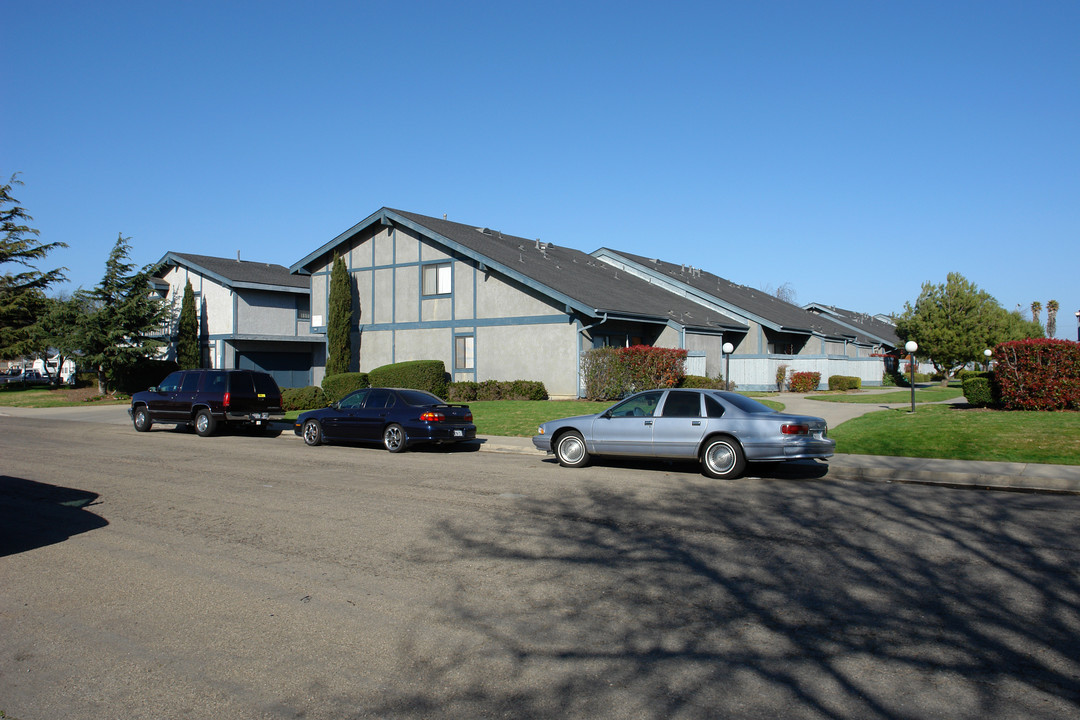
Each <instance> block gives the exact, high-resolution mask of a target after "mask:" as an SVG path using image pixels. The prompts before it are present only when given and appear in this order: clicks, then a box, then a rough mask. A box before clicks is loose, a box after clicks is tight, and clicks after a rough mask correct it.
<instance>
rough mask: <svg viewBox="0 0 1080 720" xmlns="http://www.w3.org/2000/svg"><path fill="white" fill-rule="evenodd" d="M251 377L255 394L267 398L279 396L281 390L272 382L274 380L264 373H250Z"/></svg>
mask: <svg viewBox="0 0 1080 720" xmlns="http://www.w3.org/2000/svg"><path fill="white" fill-rule="evenodd" d="M251 377H252V378H253V379H254V380H255V391H256V392H258V393H260V394H263V395H266V396H268V397H269V396H271V395H280V394H281V390H280V389H279V388H278V384H277V383H276V382H274V378H272V377H270V376H269V375H267V374H266V373H251Z"/></svg>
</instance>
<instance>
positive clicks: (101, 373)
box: [97, 365, 108, 395]
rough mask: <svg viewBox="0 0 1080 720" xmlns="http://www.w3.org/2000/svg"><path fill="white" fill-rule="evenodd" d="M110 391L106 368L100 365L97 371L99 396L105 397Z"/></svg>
mask: <svg viewBox="0 0 1080 720" xmlns="http://www.w3.org/2000/svg"><path fill="white" fill-rule="evenodd" d="M107 390H108V380H107V379H106V377H105V367H104V366H103V365H98V369H97V391H98V395H104V394H105V393H106V391H107Z"/></svg>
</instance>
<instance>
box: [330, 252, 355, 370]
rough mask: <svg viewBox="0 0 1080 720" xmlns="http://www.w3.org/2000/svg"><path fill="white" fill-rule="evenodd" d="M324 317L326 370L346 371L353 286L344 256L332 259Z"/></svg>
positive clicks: (350, 358) (350, 350) (349, 359)
mask: <svg viewBox="0 0 1080 720" xmlns="http://www.w3.org/2000/svg"><path fill="white" fill-rule="evenodd" d="M327 315H328V317H327V321H326V345H327V347H326V374H327V375H338V374H340V373H345V372H349V366H350V365H351V364H352V337H351V335H352V332H351V331H352V327H351V326H352V288H351V287H350V283H349V274H348V271H347V270H346V269H345V260H344V259H342V258H341V257H340V256H339V257H338V258H337V259H336V260H334V267H333V269H332V270H331V271H330V301H329V308H328V311H327Z"/></svg>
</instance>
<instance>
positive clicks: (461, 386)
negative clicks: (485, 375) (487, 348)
mask: <svg viewBox="0 0 1080 720" xmlns="http://www.w3.org/2000/svg"><path fill="white" fill-rule="evenodd" d="M446 399H447V400H449V401H451V402H471V401H473V400H547V399H548V393H547V388H545V387H544V383H542V382H539V381H537V380H484V381H483V382H478V383H477V382H472V381H464V382H454V383H450V385H449V386H448V387H447V390H446Z"/></svg>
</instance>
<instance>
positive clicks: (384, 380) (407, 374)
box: [368, 360, 448, 398]
mask: <svg viewBox="0 0 1080 720" xmlns="http://www.w3.org/2000/svg"><path fill="white" fill-rule="evenodd" d="M368 378H369V379H370V380H371V385H372V386H374V387H400V388H413V389H415V390H427V391H428V392H429V393H431V394H432V395H438V396H439V397H441V398H445V397H446V388H447V381H448V377H447V374H446V366H445V365H444V364H443V361H442V360H409V361H407V362H399V363H393V364H392V365H383V366H382V367H377V368H375V369H374V370H372V371H371V372H369V373H368Z"/></svg>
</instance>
